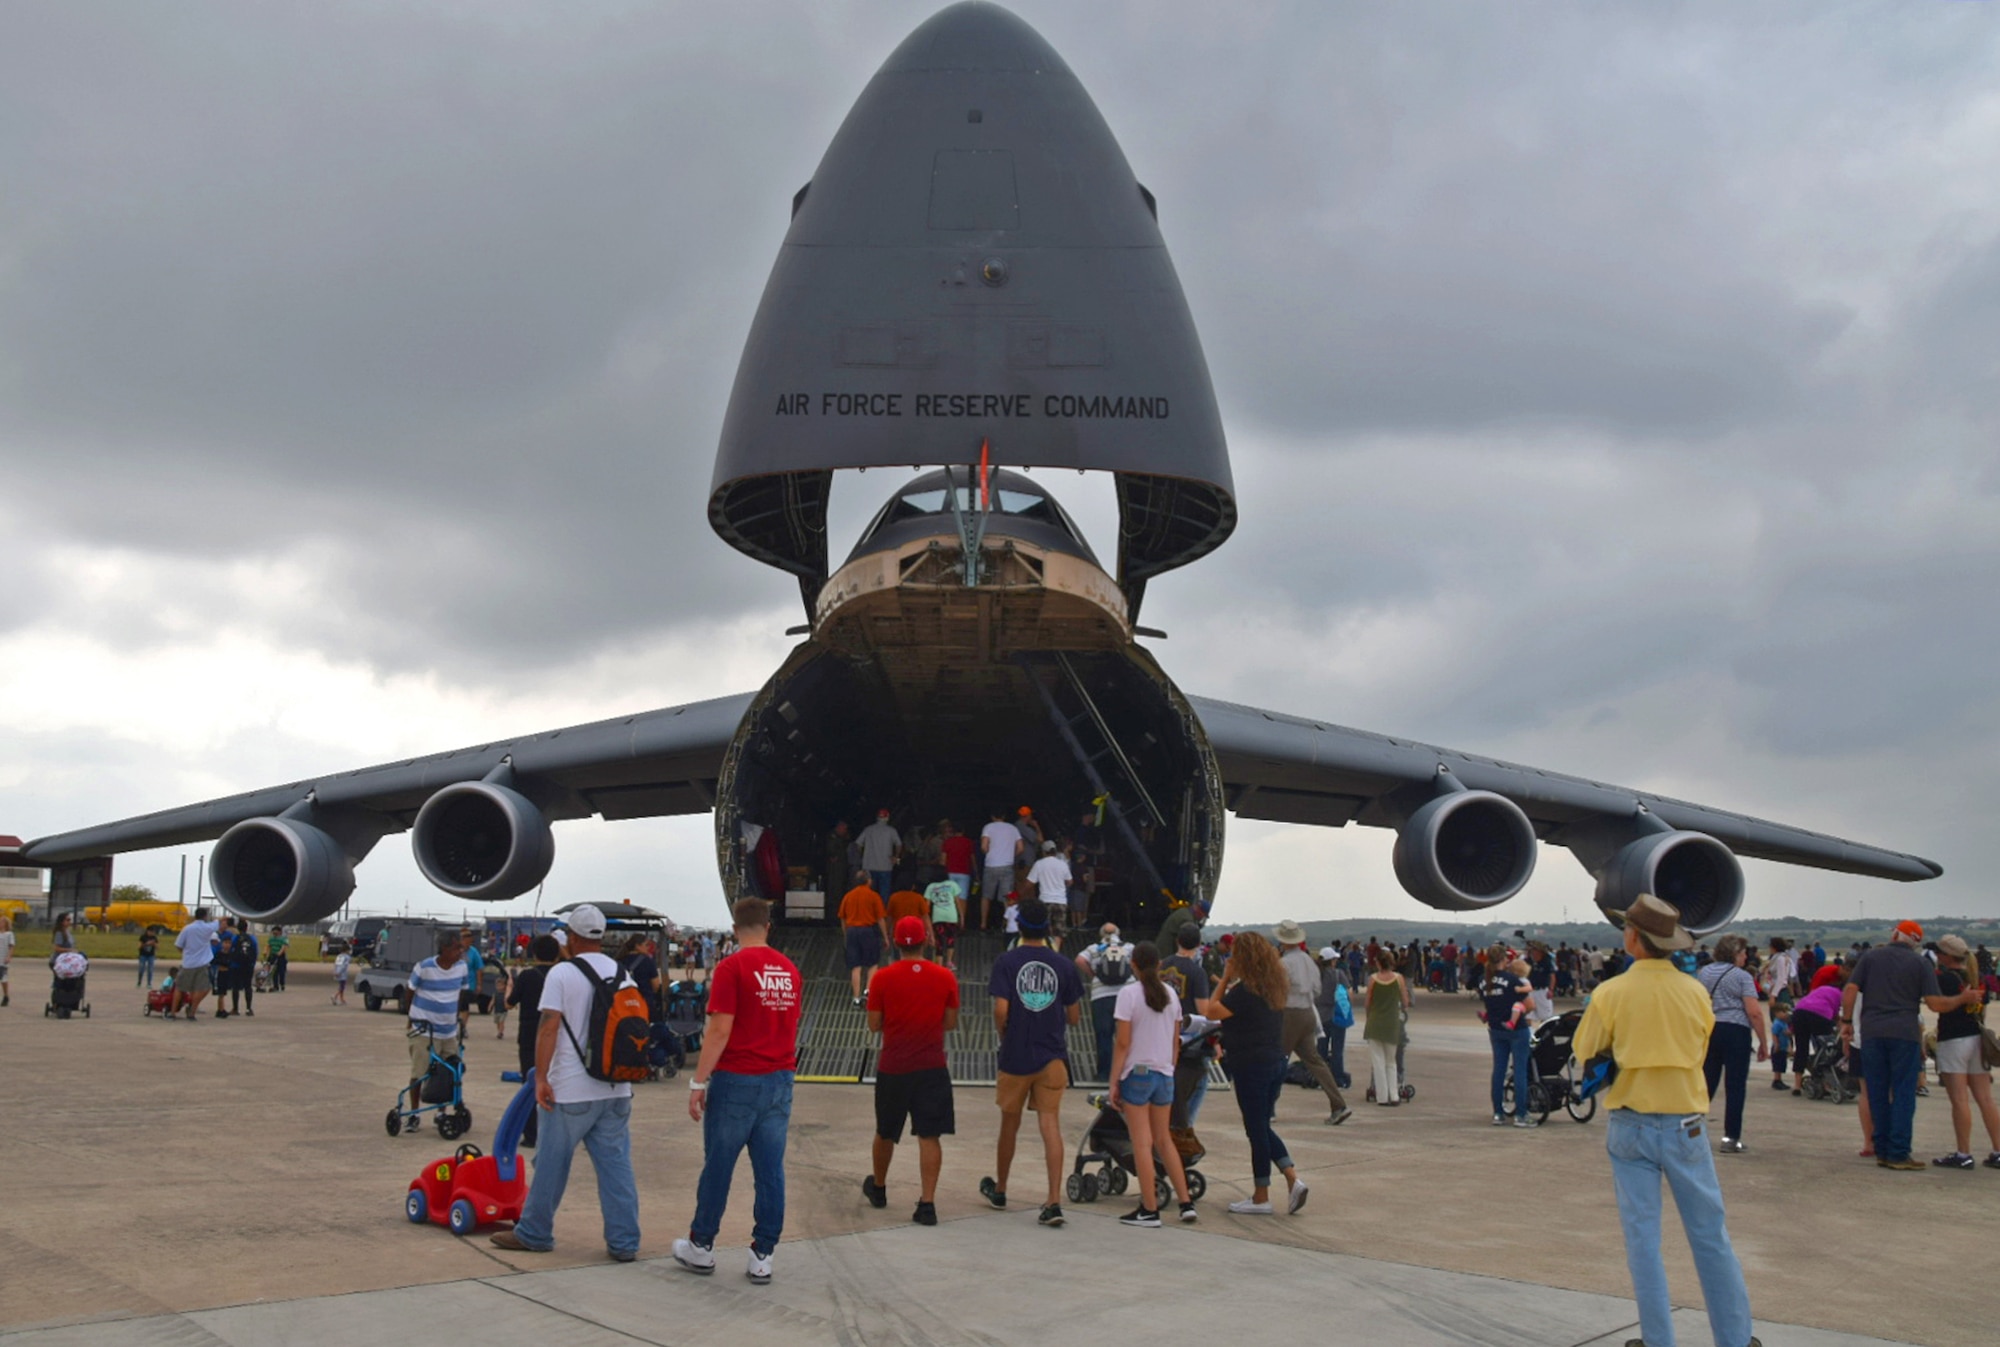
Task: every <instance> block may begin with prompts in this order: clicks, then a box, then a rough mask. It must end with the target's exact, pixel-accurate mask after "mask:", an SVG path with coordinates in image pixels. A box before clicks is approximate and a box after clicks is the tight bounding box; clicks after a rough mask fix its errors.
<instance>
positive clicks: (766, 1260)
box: [709, 1244, 771, 1286]
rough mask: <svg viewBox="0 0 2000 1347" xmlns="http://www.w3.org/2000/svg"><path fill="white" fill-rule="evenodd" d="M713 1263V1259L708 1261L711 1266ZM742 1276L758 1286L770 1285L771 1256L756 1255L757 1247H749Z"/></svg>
mask: <svg viewBox="0 0 2000 1347" xmlns="http://www.w3.org/2000/svg"><path fill="white" fill-rule="evenodd" d="M714 1262H715V1260H714V1259H713V1258H710V1259H709V1263H710V1265H711V1266H713V1265H714ZM743 1275H744V1276H746V1277H748V1278H749V1279H750V1280H751V1281H752V1282H754V1283H756V1284H757V1285H758V1286H769V1285H770V1284H771V1255H770V1254H768V1253H758V1252H757V1246H756V1245H754V1244H752V1245H751V1246H750V1261H749V1263H747V1264H745V1265H744V1268H743Z"/></svg>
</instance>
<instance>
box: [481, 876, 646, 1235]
mask: <svg viewBox="0 0 2000 1347" xmlns="http://www.w3.org/2000/svg"><path fill="white" fill-rule="evenodd" d="M603 948H604V914H603V913H602V912H600V911H599V910H598V909H597V908H596V907H594V906H592V905H591V904H589V903H583V904H580V905H579V906H577V907H574V908H572V909H570V913H569V954H570V957H569V958H568V959H567V960H565V961H564V962H562V963H558V964H556V965H554V966H553V967H551V968H550V969H549V972H548V977H547V979H546V980H545V981H544V982H543V983H542V995H541V1001H540V1007H539V1008H540V1012H541V1024H540V1026H539V1028H538V1031H537V1033H536V1036H535V1102H536V1104H538V1105H539V1106H540V1107H539V1108H538V1109H537V1110H536V1119H535V1122H536V1127H537V1128H538V1130H539V1132H540V1135H539V1136H538V1137H537V1139H536V1140H537V1151H536V1153H537V1156H538V1158H537V1160H536V1162H535V1178H534V1182H533V1184H532V1185H531V1186H530V1187H529V1189H528V1200H527V1203H526V1204H525V1205H524V1206H523V1207H522V1208H521V1219H520V1220H519V1221H517V1222H515V1224H514V1228H513V1229H512V1230H502V1231H499V1232H497V1233H496V1234H494V1235H493V1237H492V1239H493V1243H494V1244H496V1245H498V1246H499V1247H500V1248H502V1249H512V1250H515V1251H516V1252H520V1253H546V1252H548V1251H549V1250H550V1249H553V1248H554V1247H555V1216H556V1208H557V1207H558V1206H559V1205H561V1203H562V1197H563V1189H564V1188H565V1187H567V1186H568V1184H569V1165H570V1159H571V1157H572V1156H573V1155H574V1154H575V1152H576V1148H577V1147H578V1146H579V1145H581V1146H582V1147H583V1148H584V1149H585V1150H587V1151H589V1152H590V1163H591V1167H592V1168H594V1169H595V1170H596V1171H597V1201H598V1205H599V1206H600V1207H601V1208H602V1209H603V1212H604V1245H605V1248H606V1249H607V1250H608V1251H609V1252H610V1254H611V1256H612V1258H614V1259H616V1260H617V1261H618V1262H621V1263H629V1262H631V1261H632V1260H633V1259H634V1258H637V1257H638V1256H639V1186H638V1183H637V1181H636V1180H635V1179H634V1178H633V1175H632V1131H631V1125H632V1085H631V1080H632V1079H633V1078H634V1075H633V1073H634V1072H635V1071H636V1073H637V1075H638V1076H640V1077H643V1076H644V1074H645V1069H644V1060H645V1058H644V1042H645V1035H646V1033H647V1032H648V1029H647V1017H646V1013H645V1004H644V1001H643V1000H642V998H641V997H640V996H639V991H638V988H637V987H635V986H634V985H633V983H632V979H631V978H629V977H627V976H625V974H624V973H623V972H621V971H620V970H619V967H618V965H617V964H616V963H614V962H613V961H612V959H611V956H609V955H608V954H605V953H604V952H603ZM635 1032H636V1033H637V1034H638V1038H637V1040H636V1042H637V1047H636V1049H635V1048H634V1046H633V1043H634V1039H633V1035H634V1033H635ZM635 1051H636V1054H637V1056H636V1060H637V1063H638V1064H637V1065H636V1066H635V1065H634V1060H633V1059H634V1053H635Z"/></svg>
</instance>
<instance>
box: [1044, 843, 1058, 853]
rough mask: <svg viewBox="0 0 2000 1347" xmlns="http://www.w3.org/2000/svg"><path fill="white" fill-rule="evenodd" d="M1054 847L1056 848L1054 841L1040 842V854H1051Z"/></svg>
mask: <svg viewBox="0 0 2000 1347" xmlns="http://www.w3.org/2000/svg"><path fill="white" fill-rule="evenodd" d="M1055 849H1056V844H1055V843H1054V842H1044V843H1042V854H1043V855H1044V856H1047V855H1050V854H1052V853H1053V852H1054V851H1055Z"/></svg>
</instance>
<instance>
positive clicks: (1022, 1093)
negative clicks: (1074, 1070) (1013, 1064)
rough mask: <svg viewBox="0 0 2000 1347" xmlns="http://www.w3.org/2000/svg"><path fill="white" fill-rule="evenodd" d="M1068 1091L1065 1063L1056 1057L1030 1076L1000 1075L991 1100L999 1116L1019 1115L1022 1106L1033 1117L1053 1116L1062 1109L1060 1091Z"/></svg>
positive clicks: (1066, 1065) (1061, 1094)
mask: <svg viewBox="0 0 2000 1347" xmlns="http://www.w3.org/2000/svg"><path fill="white" fill-rule="evenodd" d="M1068 1088H1069V1063H1067V1062H1065V1061H1063V1060H1062V1059H1061V1058H1060V1057H1058V1058H1057V1059H1056V1060H1054V1061H1053V1062H1050V1063H1049V1064H1048V1065H1047V1066H1045V1067H1043V1068H1042V1069H1041V1070H1040V1071H1037V1072H1036V1073H1035V1074H1034V1075H1032V1076H1010V1075H1008V1074H1007V1073H1006V1072H1005V1071H1002V1072H1001V1073H1000V1079H999V1080H998V1081H997V1082H995V1084H994V1087H993V1097H994V1102H995V1103H997V1104H999V1105H1000V1111H1001V1112H1002V1113H1019V1112H1020V1111H1021V1106H1022V1105H1023V1104H1025V1105H1027V1106H1028V1107H1029V1108H1031V1109H1033V1110H1034V1111H1035V1112H1037V1113H1054V1112H1055V1111H1056V1110H1058V1109H1060V1108H1061V1107H1062V1097H1063V1091H1064V1090H1067V1089H1068Z"/></svg>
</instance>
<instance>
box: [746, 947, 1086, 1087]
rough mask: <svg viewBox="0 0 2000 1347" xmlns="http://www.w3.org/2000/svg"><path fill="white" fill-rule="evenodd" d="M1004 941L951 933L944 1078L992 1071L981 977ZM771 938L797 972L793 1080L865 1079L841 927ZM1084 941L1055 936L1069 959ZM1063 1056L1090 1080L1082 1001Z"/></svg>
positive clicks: (864, 1039)
mask: <svg viewBox="0 0 2000 1347" xmlns="http://www.w3.org/2000/svg"><path fill="white" fill-rule="evenodd" d="M1005 942H1006V937H1005V936H1002V935H999V934H997V933H988V932H981V933H976V934H971V935H962V936H960V937H959V941H958V983H959V1012H958V1027H957V1028H956V1029H954V1030H952V1031H951V1032H950V1033H949V1034H947V1035H945V1042H944V1051H945V1063H946V1065H947V1066H948V1067H949V1068H950V1069H951V1078H952V1080H953V1081H954V1082H956V1083H957V1084H960V1085H990V1084H992V1083H993V1080H994V1078H995V1076H996V1075H997V1074H998V1070H999V1068H998V1065H997V1062H996V1059H997V1056H998V1053H999V1039H998V1037H997V1035H996V1034H995V1033H994V1029H993V998H992V997H991V996H990V995H988V993H987V980H988V978H989V977H990V976H991V975H992V972H993V961H994V960H995V959H997V958H999V957H1000V954H1001V953H1002V951H1004V950H1005V949H1006V943H1005ZM771 943H772V944H773V945H775V946H776V947H777V948H779V949H780V950H782V951H784V953H785V955H786V956H787V957H788V958H790V959H791V961H792V962H793V963H795V964H797V965H798V966H799V971H800V973H802V974H803V975H804V976H805V982H806V996H805V1009H804V1012H803V1014H802V1015H801V1017H800V1023H799V1066H798V1075H799V1079H801V1080H851V1081H872V1080H873V1079H874V1078H875V1048H876V1038H875V1035H873V1034H871V1033H869V1032H868V1014H867V1011H866V1009H865V1008H863V1007H861V1006H857V1005H855V1004H853V994H852V989H851V986H850V984H849V982H848V978H847V967H846V958H845V955H844V948H845V942H844V936H843V933H842V932H841V930H840V929H839V928H838V927H811V928H805V927H780V928H778V929H776V930H774V931H773V932H772V933H771ZM1088 943H1089V941H1088V940H1087V939H1086V938H1085V935H1084V933H1082V932H1072V933H1071V934H1070V935H1069V936H1068V937H1066V938H1065V939H1064V941H1063V953H1065V954H1067V955H1069V956H1070V957H1072V958H1074V957H1075V955H1076V953H1077V951H1079V950H1081V949H1082V948H1083V947H1084V946H1085V945H1086V944H1088ZM1069 1053H1070V1064H1071V1069H1072V1072H1073V1073H1074V1075H1075V1076H1076V1077H1077V1079H1078V1080H1092V1079H1095V1078H1096V1077H1095V1068H1096V1058H1097V1050H1096V1047H1095V1045H1094V1043H1093V1036H1092V1032H1091V1027H1090V1008H1089V1006H1088V1005H1087V1004H1086V1005H1085V1007H1084V1011H1083V1015H1082V1018H1081V1019H1080V1021H1079V1022H1078V1023H1077V1024H1076V1025H1075V1026H1074V1027H1073V1028H1071V1030H1070V1032H1069Z"/></svg>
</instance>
